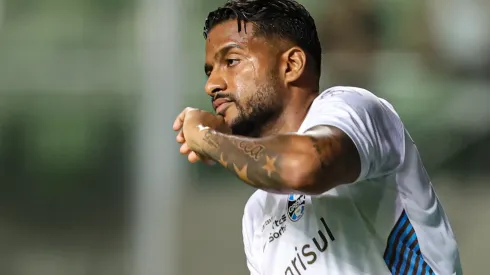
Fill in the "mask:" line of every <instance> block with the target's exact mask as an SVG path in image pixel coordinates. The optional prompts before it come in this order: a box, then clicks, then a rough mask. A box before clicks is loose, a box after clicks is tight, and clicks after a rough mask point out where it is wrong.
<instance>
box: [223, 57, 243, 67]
mask: <svg viewBox="0 0 490 275" xmlns="http://www.w3.org/2000/svg"><path fill="white" fill-rule="evenodd" d="M238 63H240V60H238V59H226V65H227V66H228V67H232V66H235V65H238Z"/></svg>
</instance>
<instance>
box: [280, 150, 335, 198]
mask: <svg viewBox="0 0 490 275" xmlns="http://www.w3.org/2000/svg"><path fill="white" fill-rule="evenodd" d="M283 168H285V169H283V179H284V181H285V183H286V185H287V187H288V189H291V190H292V191H294V192H298V193H301V194H308V195H320V194H323V193H325V192H326V191H328V190H330V189H332V188H333V187H335V186H334V184H333V183H332V182H331V181H330V179H329V177H328V176H322V174H324V173H323V171H322V169H321V168H322V167H321V163H319V162H318V161H317V160H316V159H315V158H311V157H310V156H307V155H306V154H305V155H302V156H295V157H294V158H291V159H289V160H287V163H286V164H285V165H284V166H283Z"/></svg>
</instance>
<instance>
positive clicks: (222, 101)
mask: <svg viewBox="0 0 490 275" xmlns="http://www.w3.org/2000/svg"><path fill="white" fill-rule="evenodd" d="M230 102H231V101H230V100H229V99H226V98H218V99H216V100H213V108H214V110H215V111H216V112H217V113H219V111H220V109H222V108H223V107H225V105H229V104H226V103H230Z"/></svg>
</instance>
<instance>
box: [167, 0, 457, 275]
mask: <svg viewBox="0 0 490 275" xmlns="http://www.w3.org/2000/svg"><path fill="white" fill-rule="evenodd" d="M204 36H205V38H206V56H205V61H206V64H205V66H204V70H205V73H206V75H207V76H208V80H207V83H206V85H205V90H206V92H207V94H208V95H209V96H210V97H211V99H212V104H213V106H214V109H215V110H216V114H213V113H209V112H205V111H202V110H197V109H192V108H186V109H185V110H184V111H183V112H182V113H181V114H179V115H178V117H177V119H176V121H175V123H174V125H173V128H174V130H175V131H179V132H178V134H177V141H178V142H179V143H181V144H182V145H181V148H180V152H181V153H182V154H185V155H188V159H189V161H190V162H193V163H194V162H196V161H199V160H201V161H203V162H210V161H214V162H217V163H220V164H221V165H222V166H223V167H225V168H227V169H228V170H230V171H231V172H232V173H234V174H236V175H237V176H238V177H239V178H240V179H241V180H242V181H243V182H245V183H246V184H249V185H250V186H253V187H255V188H257V189H258V190H257V191H256V192H255V193H254V194H253V195H252V196H251V198H250V199H249V201H248V202H247V204H246V206H245V211H244V216H243V240H244V246H245V254H246V257H247V265H248V268H249V270H250V273H251V274H253V275H256V274H263V275H283V274H285V275H307V274H312V275H313V274H315V275H318V274H336V275H351V274H352V275H359V274H373V275H384V274H417V275H418V274H438V275H450V274H462V271H461V266H460V260H459V252H458V247H457V244H456V241H455V237H454V235H453V231H452V229H451V226H450V224H449V221H448V218H447V216H446V214H445V213H444V210H443V208H442V206H441V204H440V202H439V200H438V198H437V196H436V194H435V192H434V188H433V186H432V184H431V182H430V179H429V176H428V175H427V173H426V170H425V168H424V166H423V164H422V161H421V159H420V156H419V153H418V151H417V147H416V146H415V145H414V143H413V141H412V139H411V138H410V136H409V134H408V132H407V131H406V129H405V127H404V126H403V123H402V121H401V120H400V117H399V116H398V114H397V113H396V111H395V110H394V108H393V106H392V105H390V104H389V103H388V102H387V101H386V100H384V99H381V98H378V97H376V96H375V95H374V94H372V93H371V92H369V91H367V90H364V89H361V88H355V87H333V88H329V89H327V90H325V91H320V89H319V78H320V69H321V68H320V63H321V47H320V43H319V40H318V35H317V31H316V27H315V23H314V21H313V18H312V17H311V16H310V14H309V13H308V12H307V11H306V10H305V8H304V7H303V6H302V5H300V4H298V3H297V2H295V1H293V0H234V1H228V2H227V3H226V4H225V5H224V6H223V7H221V8H218V9H217V10H215V11H213V12H211V13H210V14H209V16H208V18H207V20H206V22H205V27H204Z"/></svg>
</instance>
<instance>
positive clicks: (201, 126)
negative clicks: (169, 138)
mask: <svg viewBox="0 0 490 275" xmlns="http://www.w3.org/2000/svg"><path fill="white" fill-rule="evenodd" d="M173 129H174V130H175V131H179V133H178V134H177V138H176V139H177V142H178V143H180V144H182V145H181V147H180V153H181V154H184V155H188V160H189V162H191V163H195V162H197V161H199V160H201V161H203V162H204V163H206V164H214V161H212V160H209V159H206V158H205V157H203V155H202V147H201V146H202V140H203V139H204V138H205V137H204V134H205V133H203V130H206V129H212V130H215V131H219V132H222V133H230V132H231V130H230V128H229V127H228V126H227V125H226V124H225V120H224V118H223V117H222V116H219V115H218V116H217V115H214V114H211V113H209V112H206V111H202V110H199V109H195V108H185V109H184V110H183V111H182V112H181V113H180V114H179V115H178V116H177V118H176V119H175V122H174V125H173Z"/></svg>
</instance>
